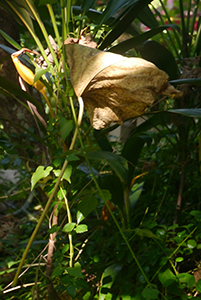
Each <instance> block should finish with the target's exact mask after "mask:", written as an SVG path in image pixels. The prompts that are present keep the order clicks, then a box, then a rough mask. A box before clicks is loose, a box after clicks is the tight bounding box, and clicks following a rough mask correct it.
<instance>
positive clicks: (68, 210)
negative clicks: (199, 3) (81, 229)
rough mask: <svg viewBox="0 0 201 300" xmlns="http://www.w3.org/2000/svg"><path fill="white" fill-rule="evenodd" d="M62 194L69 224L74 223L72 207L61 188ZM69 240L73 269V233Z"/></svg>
mask: <svg viewBox="0 0 201 300" xmlns="http://www.w3.org/2000/svg"><path fill="white" fill-rule="evenodd" d="M60 190H61V193H62V195H63V197H64V201H65V204H66V210H67V216H68V223H72V216H71V212H70V207H69V205H68V199H67V197H66V195H65V194H64V191H63V189H62V187H60ZM68 239H69V247H70V261H69V266H70V267H71V268H73V257H74V247H73V237H72V233H69V234H68Z"/></svg>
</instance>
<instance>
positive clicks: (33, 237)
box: [13, 99, 84, 286]
mask: <svg viewBox="0 0 201 300" xmlns="http://www.w3.org/2000/svg"><path fill="white" fill-rule="evenodd" d="M71 101H72V99H71ZM80 104H81V105H80V108H79V115H78V122H77V123H76V126H77V128H76V129H75V132H74V135H73V138H72V141H71V145H70V148H69V150H72V149H73V147H74V145H75V141H76V138H77V134H78V127H79V126H80V124H81V121H82V116H83V109H84V108H83V104H82V101H81V100H80ZM67 165H68V160H67V159H66V160H65V161H64V164H63V166H62V169H61V173H60V174H59V177H58V179H57V181H56V183H55V186H54V188H53V191H52V193H51V195H50V197H49V199H48V201H47V203H46V206H45V208H44V210H43V212H42V215H41V217H40V219H39V221H38V223H37V225H36V227H35V229H34V231H33V233H32V235H31V237H30V239H29V242H28V244H27V247H26V249H25V251H24V253H23V256H22V259H21V261H20V264H19V266H18V269H17V272H16V274H15V278H14V280H13V286H16V285H17V280H18V276H19V274H20V271H21V269H22V266H23V263H24V261H25V258H26V256H27V254H28V251H29V249H30V247H31V244H32V243H33V241H34V239H35V236H36V234H37V232H38V230H39V228H40V226H41V224H42V222H43V219H44V217H45V215H46V213H47V211H48V209H49V207H50V204H51V202H52V200H53V197H54V195H55V194H56V192H57V189H58V187H59V184H60V182H61V179H62V176H63V174H64V172H65V170H66V167H67Z"/></svg>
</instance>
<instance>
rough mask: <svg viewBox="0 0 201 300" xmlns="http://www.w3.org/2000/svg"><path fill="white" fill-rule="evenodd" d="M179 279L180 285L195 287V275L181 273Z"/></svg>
mask: <svg viewBox="0 0 201 300" xmlns="http://www.w3.org/2000/svg"><path fill="white" fill-rule="evenodd" d="M176 277H177V278H178V279H179V282H180V283H185V284H186V285H187V287H188V288H192V287H193V286H195V284H196V283H195V278H194V276H193V275H191V274H188V273H180V274H178V275H177V276H176Z"/></svg>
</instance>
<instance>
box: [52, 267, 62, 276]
mask: <svg viewBox="0 0 201 300" xmlns="http://www.w3.org/2000/svg"><path fill="white" fill-rule="evenodd" d="M63 271H64V267H63V266H61V265H59V266H57V267H56V268H55V269H54V270H53V272H52V277H55V276H61V274H62V273H63Z"/></svg>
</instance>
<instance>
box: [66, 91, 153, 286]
mask: <svg viewBox="0 0 201 300" xmlns="http://www.w3.org/2000/svg"><path fill="white" fill-rule="evenodd" d="M78 100H79V104H80V106H81V103H80V102H81V101H83V100H82V98H81V97H80V98H78ZM70 105H71V109H72V113H73V118H74V121H75V124H77V123H78V122H79V118H78V122H77V120H76V114H75V109H74V105H73V100H72V98H71V97H70ZM82 105H83V104H82ZM78 124H79V123H78ZM77 129H79V128H78V127H77ZM78 137H79V140H80V144H81V147H82V149H83V150H84V145H83V142H82V137H81V134H80V132H79V130H78ZM85 160H86V163H87V165H88V167H89V170H90V172H91V177H92V179H93V181H94V183H95V186H96V188H97V191H98V192H99V194H100V196H101V198H102V199H103V201H104V203H105V205H106V207H107V209H108V211H109V213H110V215H111V216H112V218H113V221H114V223H115V224H116V226H117V228H118V230H119V232H120V234H121V236H122V238H123V240H124V241H125V243H126V245H127V247H128V249H129V251H130V253H131V255H132V257H133V259H134V261H135V262H136V264H137V266H138V268H139V269H140V272H141V273H142V275H143V276H144V279H145V280H146V282H147V284H148V285H149V286H151V283H150V282H149V280H148V278H147V276H146V274H145V272H144V270H143V269H142V267H141V265H140V263H139V261H138V259H137V257H136V255H135V253H134V252H133V250H132V248H131V246H130V244H129V242H128V240H127V238H126V236H125V235H124V233H123V231H122V229H121V227H120V226H119V223H118V221H117V219H116V218H115V216H114V214H113V212H112V210H111V209H110V206H109V204H108V202H107V200H106V199H105V197H104V195H103V192H102V190H101V188H100V187H99V184H98V182H97V180H96V176H95V175H94V172H93V169H92V167H91V164H90V162H89V159H88V158H87V156H85Z"/></svg>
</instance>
